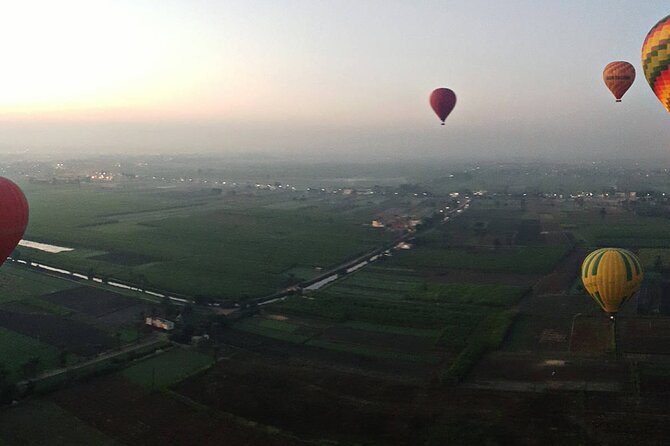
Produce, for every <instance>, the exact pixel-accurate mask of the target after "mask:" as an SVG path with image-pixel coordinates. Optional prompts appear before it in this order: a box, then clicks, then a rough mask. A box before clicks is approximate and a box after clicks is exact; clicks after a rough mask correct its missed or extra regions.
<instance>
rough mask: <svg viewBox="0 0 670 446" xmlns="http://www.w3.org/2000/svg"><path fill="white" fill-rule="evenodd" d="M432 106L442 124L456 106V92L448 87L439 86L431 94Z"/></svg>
mask: <svg viewBox="0 0 670 446" xmlns="http://www.w3.org/2000/svg"><path fill="white" fill-rule="evenodd" d="M430 106H431V107H432V108H433V111H434V112H435V114H436V115H437V117H438V118H440V121H442V124H444V120H445V119H447V116H449V113H451V111H452V110H453V109H454V107H455V106H456V93H454V92H453V91H451V90H450V89H448V88H438V89H436V90H433V92H432V93H431V94H430Z"/></svg>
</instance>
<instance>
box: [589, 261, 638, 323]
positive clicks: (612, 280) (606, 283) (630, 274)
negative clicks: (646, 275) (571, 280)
mask: <svg viewBox="0 0 670 446" xmlns="http://www.w3.org/2000/svg"><path fill="white" fill-rule="evenodd" d="M642 275H643V273H642V267H641V266H640V261H639V260H638V259H637V257H636V256H635V254H633V253H632V252H630V251H627V250H625V249H619V248H602V249H597V250H595V251H593V252H592V253H591V254H589V255H588V256H586V258H585V259H584V263H583V264H582V282H583V283H584V288H586V291H588V293H589V294H590V295H591V297H593V300H595V301H596V302H597V303H598V305H600V307H601V308H602V309H603V310H604V311H605V312H606V313H608V314H609V315H610V316H614V315H615V314H616V313H617V312H618V311H619V307H620V306H621V305H622V304H623V303H624V302H625V301H626V300H628V299H630V298H631V297H632V296H633V295H634V294H635V293H636V292H637V291H638V290H639V289H640V283H641V282H642Z"/></svg>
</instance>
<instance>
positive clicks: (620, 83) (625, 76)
mask: <svg viewBox="0 0 670 446" xmlns="http://www.w3.org/2000/svg"><path fill="white" fill-rule="evenodd" d="M603 80H604V81H605V85H607V88H609V89H610V91H611V92H612V94H613V95H614V97H615V98H616V101H617V102H621V98H622V97H623V95H624V94H625V93H626V91H628V89H629V88H630V86H631V85H633V82H634V81H635V67H633V66H632V65H631V64H629V63H628V62H624V61H617V62H611V63H608V64H607V66H606V67H605V70H604V71H603Z"/></svg>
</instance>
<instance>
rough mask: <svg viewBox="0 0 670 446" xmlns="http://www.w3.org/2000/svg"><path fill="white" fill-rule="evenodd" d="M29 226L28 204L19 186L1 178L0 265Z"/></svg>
mask: <svg viewBox="0 0 670 446" xmlns="http://www.w3.org/2000/svg"><path fill="white" fill-rule="evenodd" d="M26 226H28V202H27V201H26V197H25V195H23V192H22V191H21V189H19V186H17V185H16V184H14V183H12V182H11V181H9V180H8V179H7V178H3V177H0V265H2V264H3V263H4V262H5V260H7V257H8V256H9V255H10V254H11V253H12V251H14V248H16V245H18V244H19V241H20V240H21V237H23V233H24V232H25V231H26Z"/></svg>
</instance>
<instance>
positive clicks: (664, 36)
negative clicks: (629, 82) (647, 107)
mask: <svg viewBox="0 0 670 446" xmlns="http://www.w3.org/2000/svg"><path fill="white" fill-rule="evenodd" d="M669 43H670V15H669V16H667V17H665V18H664V19H662V20H661V21H660V22H658V23H657V24H656V25H654V26H653V28H651V30H650V31H649V33H648V34H647V37H646V39H644V44H643V45H642V69H643V70H644V77H646V78H647V82H649V86H650V87H651V89H652V90H653V91H654V94H655V95H656V97H657V98H658V100H659V101H661V104H663V106H664V107H665V109H666V110H668V111H669V112H670V47H669V46H668V44H669Z"/></svg>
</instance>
